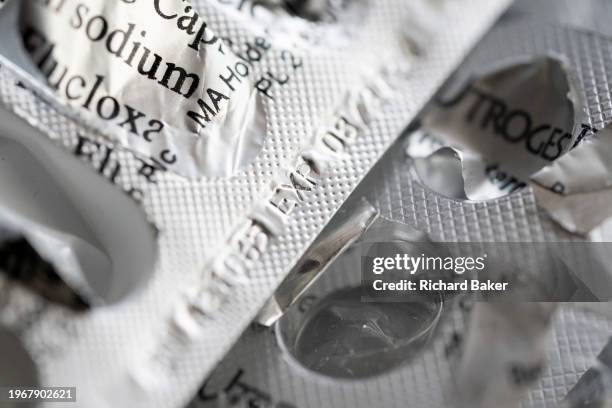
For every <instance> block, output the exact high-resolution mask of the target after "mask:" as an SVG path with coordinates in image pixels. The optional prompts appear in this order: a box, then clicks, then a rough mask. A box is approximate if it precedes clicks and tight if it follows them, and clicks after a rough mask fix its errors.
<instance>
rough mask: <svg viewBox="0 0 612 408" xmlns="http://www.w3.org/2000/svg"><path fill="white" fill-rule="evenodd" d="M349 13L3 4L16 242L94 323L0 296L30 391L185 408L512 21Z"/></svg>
mask: <svg viewBox="0 0 612 408" xmlns="http://www.w3.org/2000/svg"><path fill="white" fill-rule="evenodd" d="M270 3H278V2H270ZM340 3H342V4H341V5H337V4H336V3H335V2H329V5H326V7H332V6H333V7H332V12H330V13H322V15H321V16H319V14H321V10H320V7H321V5H319V6H318V7H315V5H316V4H319V3H318V2H314V3H313V10H310V9H309V10H305V11H303V12H304V14H305V16H304V15H303V16H301V17H300V16H299V14H300V12H302V10H297V11H296V10H293V11H292V12H291V13H289V12H287V11H286V10H285V9H283V8H279V6H278V5H277V4H271V5H270V6H269V8H268V7H263V5H262V4H261V2H252V3H251V2H235V3H233V2H227V1H216V0H210V1H196V2H192V3H187V2H179V1H155V2H153V3H152V4H151V3H150V2H144V1H135V2H134V1H116V2H114V1H113V2H106V1H105V2H102V1H98V2H92V3H81V2H77V1H57V2H54V1H51V2H38V1H32V2H22V1H9V2H6V4H5V5H4V6H3V8H2V11H1V12H0V20H1V22H0V30H1V31H2V37H3V41H2V45H1V46H0V56H1V57H0V61H1V62H0V64H1V67H0V100H1V101H2V108H1V112H2V121H1V123H2V137H3V141H2V142H3V144H4V145H6V146H8V147H10V148H12V149H13V150H14V152H16V153H15V154H14V155H13V154H11V155H8V156H7V157H9V158H10V160H8V161H7V162H6V163H7V164H6V166H8V167H7V168H8V169H9V170H8V171H6V172H4V173H3V175H5V176H6V179H5V180H3V188H4V186H7V188H11V189H12V190H9V191H14V192H15V194H14V195H13V194H12V195H11V199H10V200H9V199H6V198H4V196H3V200H2V201H3V203H2V206H1V207H0V208H1V209H2V215H1V216H0V220H2V226H3V230H6V231H7V232H6V234H4V233H3V235H2V236H3V237H5V236H6V237H8V238H7V239H6V240H3V242H4V243H6V242H8V243H10V244H13V243H14V241H15V239H18V240H21V241H18V243H19V244H20V245H21V246H20V248H23V249H24V251H25V253H29V252H28V251H31V252H35V253H36V254H38V256H39V257H40V258H41V260H40V262H41V263H40V265H41V266H40V270H41V271H43V273H44V275H43V276H45V277H46V278H45V279H42V281H43V283H40V282H39V280H35V282H36V285H38V286H41V285H42V286H44V287H48V286H49V285H50V284H51V285H52V286H53V287H61V288H62V290H65V291H66V293H67V294H66V296H64V297H62V302H63V303H65V304H69V305H71V304H73V303H75V302H76V303H77V304H79V305H81V304H82V303H85V304H87V305H89V307H88V308H85V309H86V310H85V311H83V310H81V309H82V308H77V307H74V306H73V307H69V308H67V307H63V306H59V305H57V304H56V302H50V301H48V299H49V298H52V300H56V298H57V296H56V295H51V294H47V296H40V295H37V294H34V293H32V292H31V291H30V290H29V289H28V288H24V287H23V285H21V284H16V283H14V280H12V279H8V278H5V277H2V281H1V288H2V297H1V302H2V308H1V312H0V315H1V318H0V320H1V322H2V324H3V326H4V327H6V328H7V330H8V331H9V332H10V333H12V334H8V335H7V336H8V337H7V338H8V339H11V338H12V337H11V336H13V337H14V336H17V337H18V338H19V341H18V342H15V341H13V340H7V341H6V344H7V347H8V345H11V349H10V351H8V352H9V354H11V355H14V356H20V357H16V358H17V359H18V361H21V362H22V363H23V365H24V367H29V366H30V365H31V362H32V361H33V362H34V365H35V366H36V370H34V371H35V372H30V371H32V370H24V371H27V372H29V373H30V374H29V375H30V377H28V378H29V380H27V381H26V382H30V383H32V384H40V385H49V386H76V387H77V390H78V391H77V404H78V405H79V406H87V407H97V406H99V407H108V406H127V405H129V406H147V407H149V406H159V407H169V406H181V405H182V404H184V403H186V402H187V401H188V400H189V398H190V397H191V395H192V393H193V392H194V391H195V390H196V389H197V387H198V386H199V383H200V382H201V379H202V378H203V377H204V376H205V375H206V374H207V373H208V372H209V371H210V370H211V369H212V368H213V367H214V366H215V365H216V364H217V363H218V362H219V360H220V359H221V358H222V357H223V355H224V354H225V352H226V351H227V350H228V349H229V348H230V346H231V345H232V343H233V342H234V341H235V340H236V339H237V338H238V337H239V335H240V333H241V332H242V331H243V330H244V328H245V327H246V326H247V325H248V324H249V322H250V321H251V320H252V319H253V318H254V317H255V315H256V313H257V312H258V310H259V309H260V308H261V307H262V306H263V304H264V302H265V301H266V299H268V298H269V297H270V296H271V295H272V294H273V292H274V289H275V288H276V286H277V285H278V284H279V283H280V282H281V280H282V279H283V278H284V277H285V275H286V274H287V273H288V272H289V270H290V269H291V267H292V266H293V265H294V263H295V262H296V260H297V259H298V258H299V257H300V255H301V254H302V253H303V252H304V251H305V250H306V247H307V246H308V244H309V243H311V242H312V241H313V240H314V239H315V237H316V236H317V234H318V233H319V232H320V231H321V229H322V228H323V227H324V226H325V225H326V223H327V222H328V220H329V219H330V218H331V216H332V215H333V214H334V213H335V212H336V211H337V209H338V208H339V207H340V205H341V204H342V203H343V202H344V201H345V199H346V198H347V196H348V195H349V194H350V193H351V192H352V190H353V189H354V188H355V187H356V185H357V184H358V182H359V181H360V180H361V179H362V178H363V177H364V176H365V174H366V172H367V171H368V170H369V169H370V168H371V167H372V166H373V165H374V164H375V163H376V161H377V160H378V159H379V158H380V156H381V155H382V153H383V152H384V151H385V150H386V149H387V148H388V147H389V146H390V145H391V143H392V142H393V140H395V139H396V138H397V136H398V135H399V134H400V133H401V131H402V129H403V128H405V126H406V125H407V124H408V123H410V122H411V121H412V120H413V119H414V117H415V116H416V115H417V113H418V112H419V111H420V110H421V108H422V107H423V106H424V105H425V103H426V102H427V101H428V100H429V99H430V98H431V97H432V95H433V94H434V93H435V91H436V90H437V89H438V88H439V86H440V85H441V84H442V83H443V81H444V80H445V79H446V78H447V77H448V75H449V74H450V73H451V72H452V71H453V69H454V68H456V66H457V65H458V64H459V62H460V61H461V60H462V59H463V58H464V57H465V55H466V54H467V52H468V50H469V49H470V48H471V46H473V45H474V44H475V42H476V41H477V40H478V39H479V38H480V37H481V35H482V34H484V32H485V31H486V30H487V29H488V27H489V26H490V25H491V24H492V23H493V21H494V20H495V19H496V18H497V17H498V15H499V14H500V13H501V11H502V10H503V9H504V8H505V6H506V5H507V2H506V1H479V0H478V1H477V0H469V1H467V0H466V1H460V2H457V1H431V2H429V1H423V2H421V1H414V2H408V3H405V2H400V1H393V0H389V1H387V0H385V1H377V2H368V1H363V2H361V1H355V2H346V4H345V3H344V2H340ZM320 4H323V2H321V3H320ZM324 11H325V10H324ZM295 14H298V15H295ZM130 19H133V20H130ZM312 20H315V21H312ZM432 24H434V25H433V26H432ZM439 26H441V27H444V30H438V29H437V27H439ZM149 41H150V42H149ZM190 45H191V47H190ZM128 50H129V52H128ZM383 50H384V51H383ZM134 61H139V62H140V63H139V64H136V63H135V62H134ZM179 62H180V63H181V64H184V65H180V64H179ZM149 64H151V65H149ZM162 129H163V131H162ZM7 151H8V150H7ZM96 173H97V175H96ZM20 175H27V181H28V183H22V184H24V185H22V184H20V183H19V180H20ZM95 176H97V177H95ZM92 178H95V179H96V180H97V181H93V180H92ZM96 183H97V184H96ZM37 186H38V187H37ZM85 186H87V187H88V188H85ZM31 187H32V188H31ZM111 187H113V188H111ZM109 189H110V190H109ZM106 190H109V191H106ZM28 200H29V201H28ZM25 203H35V205H26V204H25ZM139 209H142V210H143V211H139ZM153 263H155V267H154V268H152V267H151V264H153ZM18 265H19V264H18ZM17 269H19V268H17ZM50 271H53V272H50ZM15 273H17V274H18V273H19V270H17V271H16V272H15ZM26 280H27V279H26ZM26 283H28V284H29V285H28V286H30V287H32V286H33V284H32V282H31V280H29V281H27V282H26ZM34 286H35V285H34ZM38 286H36V287H38ZM68 289H69V290H68ZM39 292H40V291H39ZM51 292H53V291H51ZM62 293H63V292H62ZM74 309H78V310H74ZM13 345H15V346H14V347H13ZM21 356H23V358H22V359H21ZM27 362H30V363H27ZM54 404H58V403H54ZM60 405H61V404H60Z"/></svg>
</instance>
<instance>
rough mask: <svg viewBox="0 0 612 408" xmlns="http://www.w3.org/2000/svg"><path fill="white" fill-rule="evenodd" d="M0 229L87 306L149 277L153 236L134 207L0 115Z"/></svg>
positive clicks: (124, 293) (103, 182)
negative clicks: (32, 253)
mask: <svg viewBox="0 0 612 408" xmlns="http://www.w3.org/2000/svg"><path fill="white" fill-rule="evenodd" d="M0 224H1V225H2V226H3V228H5V229H8V230H11V231H13V232H14V233H15V234H18V235H20V236H23V237H24V238H25V239H26V240H27V242H28V243H29V244H30V245H31V246H32V247H33V248H34V249H35V250H36V252H37V253H38V254H40V256H41V257H42V258H43V259H45V260H47V261H48V262H50V263H51V264H52V265H53V266H54V267H55V269H56V270H57V272H58V273H59V274H60V275H61V277H62V278H63V279H64V280H65V281H66V282H67V283H68V284H69V285H70V286H72V287H73V288H74V289H75V290H76V291H77V292H79V293H80V294H82V295H84V297H85V298H86V299H87V300H88V301H89V302H93V303H99V302H109V303H112V302H117V301H119V300H121V299H123V298H125V297H126V296H127V295H128V294H130V293H131V292H133V291H134V290H136V289H138V288H141V287H142V286H143V285H144V284H145V282H146V281H147V280H148V279H149V278H150V277H151V276H152V274H153V268H154V264H155V258H156V243H155V233H154V230H153V228H152V227H151V225H150V224H149V223H148V221H147V219H146V217H145V214H144V212H143V211H142V209H140V208H139V207H138V205H137V204H136V202H135V201H133V200H132V199H131V198H129V197H128V196H127V195H125V194H123V193H122V192H120V191H119V190H118V189H116V188H115V187H114V186H113V185H112V184H110V183H108V181H106V180H105V179H104V178H103V177H101V176H99V175H97V174H96V173H95V172H94V171H93V170H92V169H91V168H89V167H88V166H87V165H86V164H85V163H82V162H80V161H79V160H78V159H76V158H75V157H73V156H71V155H70V154H68V153H67V152H65V151H63V150H61V149H60V148H59V147H57V146H55V145H54V144H53V142H52V141H51V140H49V139H48V138H47V137H46V136H44V135H43V134H41V133H39V132H38V131H36V130H34V129H33V128H32V127H30V126H29V125H28V124H27V123H26V122H25V121H23V120H21V119H20V118H18V117H17V116H15V115H13V114H11V113H9V112H8V111H6V110H5V109H3V108H0Z"/></svg>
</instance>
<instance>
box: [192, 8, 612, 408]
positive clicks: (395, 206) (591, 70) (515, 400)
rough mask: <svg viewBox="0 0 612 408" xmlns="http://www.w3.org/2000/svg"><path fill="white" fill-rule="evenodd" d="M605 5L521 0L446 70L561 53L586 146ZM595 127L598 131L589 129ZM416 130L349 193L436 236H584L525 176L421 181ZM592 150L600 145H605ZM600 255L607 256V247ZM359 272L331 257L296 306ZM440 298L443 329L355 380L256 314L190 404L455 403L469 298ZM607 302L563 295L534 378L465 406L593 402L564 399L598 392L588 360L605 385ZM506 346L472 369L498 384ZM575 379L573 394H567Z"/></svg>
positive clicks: (598, 89) (594, 118) (599, 93)
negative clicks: (497, 181)
mask: <svg viewBox="0 0 612 408" xmlns="http://www.w3.org/2000/svg"><path fill="white" fill-rule="evenodd" d="M608 11H609V4H608V3H605V2H597V1H588V2H585V3H580V4H577V3H575V2H552V1H549V2H546V1H533V2H532V1H518V2H516V4H515V5H513V6H512V7H511V9H510V10H509V11H508V12H507V13H506V14H505V15H504V16H503V17H502V19H501V20H500V21H499V23H498V24H497V25H496V26H495V27H494V29H493V30H492V31H491V32H490V33H488V34H487V35H486V36H485V38H484V39H483V40H482V42H481V43H480V44H479V45H478V46H477V47H476V49H475V50H474V51H473V52H472V53H471V54H470V56H469V57H468V58H467V60H466V62H465V64H464V65H462V67H461V68H460V69H459V70H458V72H457V73H456V74H455V76H454V79H453V81H452V82H453V83H455V84H456V83H461V82H462V81H465V80H466V79H467V78H470V77H471V76H472V75H474V73H478V72H482V71H483V70H484V71H487V70H488V69H491V68H495V67H499V65H500V61H502V62H504V63H506V62H508V63H510V64H511V63H520V62H523V61H525V60H526V59H531V60H533V59H534V58H541V57H547V56H554V57H556V58H559V57H560V58H562V59H563V61H564V62H565V63H567V68H568V70H569V72H570V75H572V76H573V77H574V78H575V79H576V85H577V89H576V92H577V95H578V97H579V98H580V99H581V100H582V101H584V110H579V111H578V112H577V114H578V116H579V117H580V120H581V121H582V122H581V123H582V124H584V125H586V126H588V127H589V128H592V129H596V130H599V132H588V135H584V136H585V138H586V140H587V142H585V143H586V144H585V146H589V144H590V143H589V140H591V141H593V143H594V142H596V141H597V140H603V141H604V142H605V141H606V139H605V137H606V136H607V133H608V131H607V130H605V129H606V126H607V125H608V124H609V122H610V109H611V105H610V87H609V81H608V77H609V75H610V64H608V61H609V59H610V55H609V54H610V52H612V47H611V45H612V42H611V41H610V38H609V37H607V35H608V34H609V33H608V31H607V30H608V29H607V28H606V27H604V24H603V22H604V21H606V18H608V17H606V16H609V12H608ZM532 96H533V97H535V95H532ZM529 97H530V95H529V94H526V95H525V98H529ZM575 125H578V124H575ZM594 133H598V135H597V136H601V138H604V139H600V138H597V137H595V136H594ZM599 133H601V135H599ZM412 135H413V129H408V130H407V131H406V132H405V136H404V137H402V138H401V139H400V141H398V142H397V143H396V145H395V146H394V147H393V148H392V149H390V151H389V153H387V154H386V155H385V157H384V158H383V159H382V160H381V161H380V162H379V164H378V165H377V166H376V167H375V169H374V170H373V171H372V172H371V173H370V174H369V175H368V177H367V178H366V179H365V180H364V182H362V183H361V184H360V186H359V188H358V189H357V191H356V192H355V193H354V194H355V197H366V198H367V200H368V202H370V203H371V204H372V205H373V206H374V207H375V208H376V209H377V210H378V211H379V213H380V215H381V216H382V217H383V218H385V219H388V220H391V221H393V222H398V223H401V224H403V225H406V226H407V227H408V228H413V229H416V230H419V231H422V232H423V233H425V234H427V236H428V237H430V239H431V240H432V241H434V242H563V241H584V240H585V239H588V238H587V237H585V235H586V234H585V232H588V231H585V230H581V229H580V228H576V229H572V228H570V227H571V225H570V224H569V223H567V222H564V220H565V221H566V220H567V218H565V219H564V218H562V217H559V216H558V215H559V214H558V213H555V212H554V211H551V208H550V207H549V206H546V205H543V203H545V202H543V201H542V198H541V197H540V196H536V193H537V191H536V193H534V189H533V188H532V187H525V188H522V189H517V190H516V191H514V192H512V193H510V194H508V193H506V194H501V195H498V196H497V197H496V198H492V199H488V200H485V201H470V200H467V197H465V196H463V197H460V196H453V195H452V194H447V196H444V195H442V194H440V193H439V192H436V191H434V190H432V189H431V188H430V187H427V186H424V185H423V184H422V180H421V179H420V178H419V177H418V174H416V173H415V171H414V163H413V162H412V161H411V160H410V159H409V158H408V157H407V155H406V147H408V145H409V137H410V136H412ZM575 151H578V152H579V150H575ZM597 151H598V152H601V154H605V151H602V150H601V149H597ZM587 156H588V157H589V159H590V160H592V161H594V162H595V164H594V167H597V168H598V169H602V174H605V166H597V164H596V162H597V159H596V157H597V156H598V155H597V154H590V155H587ZM568 157H569V156H568ZM574 157H575V156H574ZM594 158H595V159H594ZM513 159H515V158H512V157H511V158H509V160H513ZM593 159H594V160H593ZM591 164H593V163H591V162H589V163H582V166H580V168H581V169H585V168H588V167H589V166H590V165H591ZM558 165H559V166H562V164H558ZM563 167H564V166H563ZM567 168H570V167H567ZM576 169H577V167H576ZM458 171H459V172H460V171H461V168H459V169H458ZM596 174H599V173H596ZM573 176H574V177H575V179H574V177H569V178H568V179H567V180H568V181H569V185H571V186H572V187H571V188H575V189H578V190H580V189H581V188H587V187H588V184H586V185H585V184H584V181H585V178H586V177H587V176H586V175H585V173H579V172H574V173H573ZM581 180H582V181H581ZM598 180H599V179H598V178H597V176H596V177H595V178H594V179H590V178H589V181H591V182H597V181H598ZM599 181H601V180H599ZM605 183H606V182H605V181H603V182H602V183H600V184H599V186H603V187H606V184H605ZM460 190H462V189H460ZM462 191H463V192H465V191H464V190H462ZM551 194H552V193H551ZM449 196H450V197H449ZM556 197H557V199H554V198H552V199H551V201H554V200H559V198H558V197H559V196H558V195H556ZM591 203H593V202H591ZM595 207H596V208H598V209H602V210H603V211H605V210H606V209H607V208H609V206H606V205H603V204H601V205H597V206H594V207H593V208H595ZM565 208H566V209H567V208H568V207H565ZM587 213H588V211H587ZM605 218H606V216H603V217H601V218H599V221H598V222H597V223H596V224H597V225H599V226H600V228H596V230H597V231H596V233H595V234H593V233H592V234H591V235H590V238H593V239H595V240H604V241H608V240H609V238H607V236H606V234H605V232H602V231H601V230H603V229H606V228H609V226H605V225H604V226H601V222H602V220H604V219H605ZM606 225H607V224H606ZM587 230H588V228H587ZM570 231H573V232H570ZM576 233H579V234H576ZM604 259H605V260H606V262H607V263H608V264H609V263H610V259H609V255H606V256H605V257H604ZM356 275H358V273H356V272H355V270H354V268H353V269H351V268H345V269H341V268H334V267H331V268H330V269H329V270H327V271H326V272H325V273H324V274H323V275H322V276H321V278H320V280H319V281H317V282H316V283H315V284H314V285H313V286H312V287H311V288H310V290H309V291H307V292H306V293H305V294H304V295H303V296H302V298H301V300H300V301H298V302H297V303H296V304H295V305H294V309H295V310H298V311H299V310H300V308H302V309H301V310H302V311H304V310H308V308H309V307H310V305H312V304H313V303H316V301H317V299H318V298H319V297H320V296H322V295H326V294H329V293H330V292H332V291H334V290H336V289H339V288H345V287H347V286H351V285H356V284H358V283H359V276H356ZM444 306H445V312H444V313H445V316H443V318H442V320H441V323H440V326H439V329H438V330H439V332H438V333H436V334H434V336H433V338H432V341H431V343H430V345H429V347H428V348H427V349H426V350H424V351H422V353H420V354H419V355H418V356H417V357H416V358H414V359H413V360H411V361H410V362H407V363H406V364H404V365H402V366H400V367H399V368H398V367H395V368H393V369H391V368H390V370H389V372H386V373H382V374H378V375H375V376H373V377H371V378H367V379H353V380H350V381H346V380H339V379H334V378H330V377H326V376H321V375H319V374H317V373H314V372H313V371H312V370H308V369H306V368H304V367H303V366H301V365H300V364H299V363H297V362H296V361H295V359H294V358H292V357H291V356H290V355H288V353H287V350H286V348H285V347H283V346H282V338H281V337H280V336H279V333H278V330H279V325H280V323H279V325H277V326H276V327H275V329H273V330H271V329H268V328H263V327H260V326H253V327H252V328H250V329H248V330H247V331H245V333H244V334H243V337H242V338H241V340H240V341H239V342H238V343H237V344H236V345H235V346H234V348H233V349H232V350H231V351H230V352H229V353H228V355H227V356H226V358H225V359H224V361H223V362H222V363H221V364H220V365H219V366H218V367H217V369H216V370H215V371H214V372H213V375H212V376H210V377H209V378H207V379H206V380H205V381H204V382H203V385H202V387H201V389H200V391H199V393H198V395H197V396H196V397H195V398H194V400H193V401H192V404H191V407H194V408H195V407H198V408H199V407H215V406H241V404H248V403H250V402H252V401H255V402H253V403H257V402H259V403H261V404H264V405H266V404H267V406H276V407H315V406H355V407H369V406H385V407H448V406H456V405H457V403H458V400H456V399H454V395H455V394H453V393H452V392H450V391H449V390H450V389H452V385H453V384H456V383H457V378H455V376H456V375H457V371H456V370H455V368H456V365H455V364H456V360H457V358H459V357H458V354H459V355H460V354H461V353H460V351H458V350H460V348H461V345H460V344H461V342H462V341H463V339H465V336H466V334H467V333H468V332H467V325H468V319H467V315H468V314H469V311H470V310H471V309H472V307H473V306H472V305H469V304H467V305H466V304H463V303H462V302H457V303H455V304H452V303H446V304H445V305H444ZM609 306H610V305H609V303H608V304H606V303H602V304H571V303H567V304H561V305H559V307H558V310H557V311H556V313H555V314H554V318H553V320H552V323H551V328H550V331H549V333H548V334H547V336H545V339H546V340H545V343H546V346H545V347H543V348H537V349H536V351H537V352H541V353H542V356H545V358H546V361H547V364H546V365H545V366H544V367H542V368H541V370H536V371H538V372H537V375H535V377H534V376H530V375H527V377H528V378H530V379H527V380H525V381H526V384H528V386H526V387H522V388H521V389H520V390H519V389H517V390H516V391H510V392H506V390H502V392H501V393H499V394H497V395H498V396H500V395H501V396H502V398H499V399H497V400H495V404H494V405H491V404H489V405H479V404H478V403H479V402H481V401H472V404H467V405H466V406H471V407H474V406H504V407H505V406H523V407H557V406H588V405H580V404H575V405H570V402H571V401H582V403H583V404H585V403H587V401H591V402H592V401H593V400H590V399H589V395H592V392H593V390H592V388H590V387H586V390H585V387H584V386H582V387H579V386H578V385H577V383H578V381H579V380H580V379H581V378H582V377H583V376H585V373H586V372H587V371H588V370H590V369H591V370H596V371H598V372H600V373H602V381H601V382H602V383H603V386H602V387H604V386H607V384H609V381H608V378H609V377H608V370H607V369H606V367H603V366H604V365H605V364H606V362H605V361H601V357H600V360H599V361H598V359H597V356H598V355H599V354H600V352H602V349H603V348H604V346H606V344H607V343H608V341H609V335H610V328H611V320H610V317H611V315H610V312H609V310H610V307H609ZM290 313H291V312H290ZM518 313H519V312H517V314H515V315H512V314H510V320H512V319H515V320H522V321H525V322H529V321H531V319H532V318H533V317H532V316H531V315H530V314H529V313H524V312H522V313H521V314H518ZM281 321H282V318H281ZM501 340H506V339H501ZM504 344H505V343H504ZM513 349H514V348H513ZM519 349H520V347H519ZM483 350H485V348H483ZM487 350H489V349H488V348H487ZM538 350H539V351H538ZM512 352H513V351H507V352H506V351H505V350H498V352H497V353H488V354H486V355H481V356H480V357H482V358H481V359H480V360H481V362H484V364H482V366H480V369H478V366H476V369H474V370H473V372H471V373H470V374H473V375H474V377H476V378H479V379H482V378H485V379H486V378H488V379H489V381H490V382H489V383H488V386H489V387H490V389H496V388H497V390H498V391H499V389H500V388H503V384H502V385H500V384H499V382H498V381H502V380H498V378H500V376H496V375H493V374H491V371H490V367H494V366H495V364H496V361H499V360H500V359H504V358H507V354H505V353H512ZM523 374H524V373H523ZM534 379H535V382H534ZM583 381H585V380H583ZM520 382H521V381H519V383H520ZM573 389H574V391H572V390H573ZM599 389H600V388H598V390H599ZM570 391H572V392H573V394H570V395H571V398H568V393H570ZM605 391H606V392H605V393H604V394H603V395H604V397H605V398H603V404H604V405H601V406H607V404H609V398H607V396H608V395H609V394H608V390H607V388H605ZM589 393H591V394H589ZM597 395H599V396H601V394H597ZM449 398H450V399H449ZM598 401H600V400H598ZM489 402H490V401H489Z"/></svg>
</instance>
